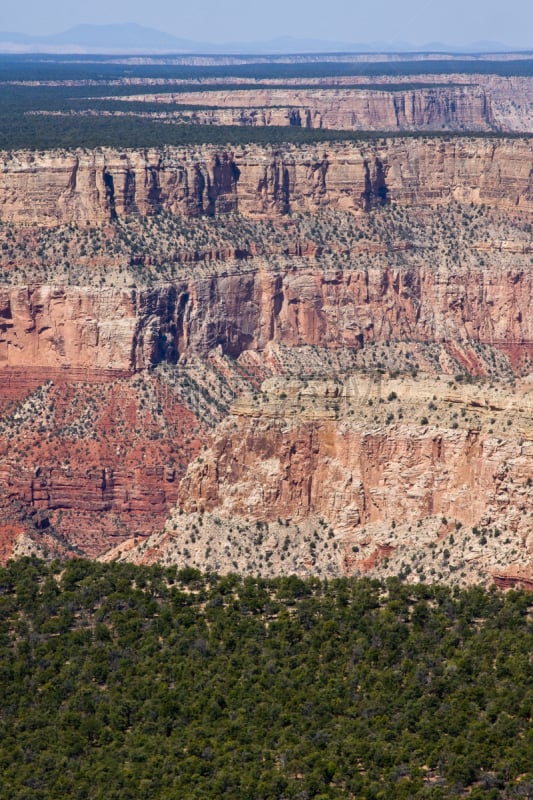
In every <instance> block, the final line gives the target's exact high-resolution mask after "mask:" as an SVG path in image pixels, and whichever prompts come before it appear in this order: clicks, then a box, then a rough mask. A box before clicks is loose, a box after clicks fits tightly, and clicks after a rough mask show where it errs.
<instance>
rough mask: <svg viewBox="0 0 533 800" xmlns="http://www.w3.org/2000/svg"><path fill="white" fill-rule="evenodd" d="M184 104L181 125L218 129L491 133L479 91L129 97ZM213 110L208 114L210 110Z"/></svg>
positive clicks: (492, 126) (483, 94)
mask: <svg viewBox="0 0 533 800" xmlns="http://www.w3.org/2000/svg"><path fill="white" fill-rule="evenodd" d="M132 99H135V100H139V99H142V100H150V101H152V102H153V101H155V102H160V103H161V104H162V107H163V108H164V104H165V103H172V102H173V103H183V104H184V105H186V106H195V105H197V106H198V107H199V109H198V111H189V110H187V111H184V112H182V113H181V114H179V113H178V118H181V119H183V120H184V121H185V120H187V121H191V122H196V123H198V122H200V123H206V124H218V125H254V126H255V125H260V126H263V125H267V126H268V125H292V126H298V127H303V128H324V129H337V130H361V131H363V130H365V131H369V130H377V131H389V132H392V131H439V132H440V131H442V130H448V131H464V130H467V131H492V130H496V129H497V126H496V124H495V121H494V115H493V112H492V107H491V101H490V98H489V97H488V95H487V94H486V92H485V90H484V89H483V88H481V87H478V86H445V87H435V88H433V87H431V88H427V89H408V88H406V89H405V90H397V91H393V92H392V91H386V89H385V87H384V90H375V89H374V90H372V89H365V88H364V87H361V88H360V89H356V90H354V89H342V88H328V90H325V89H308V90H302V89H297V88H294V89H293V88H290V87H287V89H261V90H260V89H252V90H238V89H233V90H232V91H230V92H228V91H226V92H224V91H204V92H200V93H199V92H194V93H192V92H191V93H187V92H184V93H181V92H180V94H179V95H173V94H171V93H168V94H165V95H155V96H154V95H147V96H138V95H136V96H135V97H132ZM210 106H212V107H213V108H212V109H211V108H209V107H210Z"/></svg>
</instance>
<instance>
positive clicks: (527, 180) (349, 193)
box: [0, 138, 533, 225]
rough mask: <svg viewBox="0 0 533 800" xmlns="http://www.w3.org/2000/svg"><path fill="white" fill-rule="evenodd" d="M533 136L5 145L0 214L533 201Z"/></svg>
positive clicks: (273, 210) (26, 220)
mask: <svg viewBox="0 0 533 800" xmlns="http://www.w3.org/2000/svg"><path fill="white" fill-rule="evenodd" d="M532 165H533V145H532V143H531V142H530V141H528V140H505V139H481V140H480V139H475V138H474V139H473V138H457V139H440V138H439V139H423V138H415V139H388V140H382V141H379V142H374V143H368V142H367V143H364V142H361V143H359V142H357V143H355V142H354V143H336V144H334V143H328V144H327V145H325V144H323V145H321V146H320V147H318V146H305V147H304V146H302V147H295V146H294V147H293V146H285V147H282V148H280V149H278V150H274V149H265V148H260V147H257V146H249V147H240V148H235V149H234V151H233V152H228V151H223V150H217V149H214V148H212V147H208V146H204V147H198V148H194V149H188V150H187V149H180V148H165V149H164V150H162V151H127V152H123V153H121V152H118V151H108V150H102V151H98V152H86V151H83V152H82V151H79V152H71V153H60V152H57V153H44V154H43V153H41V154H33V153H28V152H16V153H10V154H6V153H4V154H3V156H2V158H1V160H0V220H4V221H10V222H16V223H23V224H39V225H56V224H58V223H61V222H63V223H75V224H80V223H85V222H90V223H93V224H94V223H99V222H104V221H108V220H113V219H114V218H116V217H121V216H124V215H128V214H140V215H145V214H154V213H157V212H158V211H167V212H169V213H171V214H175V215H179V216H185V217H187V216H189V217H194V216H198V215H201V214H219V213H224V212H228V211H232V210H238V211H239V212H240V213H241V214H244V215H251V216H254V215H258V214H269V215H272V214H274V215H275V214H284V213H288V212H290V211H292V212H296V211H314V210H316V209H318V208H323V207H331V208H339V209H344V210H353V211H356V212H357V211H361V210H366V209H368V208H371V207H373V206H375V205H379V204H383V203H385V202H391V203H397V204H414V203H422V204H424V203H426V204H430V203H439V202H448V201H449V200H451V199H455V200H458V201H460V202H464V203H475V204H482V203H483V204H487V205H490V206H497V207H501V208H507V209H509V210H512V211H527V212H530V211H531V210H533V180H532V177H531V176H532Z"/></svg>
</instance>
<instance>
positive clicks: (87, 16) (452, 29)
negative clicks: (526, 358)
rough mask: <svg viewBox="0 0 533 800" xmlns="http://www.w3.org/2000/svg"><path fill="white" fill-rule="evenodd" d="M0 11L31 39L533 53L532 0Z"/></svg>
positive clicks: (138, 2)
mask: <svg viewBox="0 0 533 800" xmlns="http://www.w3.org/2000/svg"><path fill="white" fill-rule="evenodd" d="M1 6H2V7H1V8H0V30H3V31H17V32H21V33H30V34H49V33H58V32H60V31H63V30H66V29H67V28H70V27H72V26H73V25H77V24H79V23H90V24H111V23H124V22H135V23H137V24H139V25H147V26H150V27H153V28H157V29H159V30H162V31H165V32H167V33H172V34H174V35H176V36H179V37H182V38H184V39H193V40H196V41H202V42H213V43H222V42H237V41H264V40H267V39H271V38H275V37H278V36H291V37H295V38H300V39H302V38H305V39H309V38H315V39H328V40H336V41H345V42H362V43H372V42H388V43H394V42H398V43H401V42H409V43H412V44H425V43H429V42H437V41H439V42H445V43H446V44H451V45H456V44H457V45H461V44H466V43H470V42H477V41H496V42H502V43H504V44H508V45H513V46H520V47H529V48H531V47H533V2H532V1H531V0H505V2H504V0H364V1H363V0H259V1H258V0H187V2H183V0H149V2H147V1H146V0H90V2H86V0H84V2H83V3H82V2H80V0H22V2H18V3H15V2H13V1H11V2H10V1H9V0H8V2H7V3H5V2H2V3H1ZM5 6H7V8H6V7H5Z"/></svg>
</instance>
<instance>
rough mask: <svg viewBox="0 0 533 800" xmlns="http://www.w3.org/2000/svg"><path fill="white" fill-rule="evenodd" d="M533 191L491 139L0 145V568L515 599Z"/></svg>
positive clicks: (530, 559)
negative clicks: (104, 568) (384, 580)
mask: <svg viewBox="0 0 533 800" xmlns="http://www.w3.org/2000/svg"><path fill="white" fill-rule="evenodd" d="M532 175H533V150H532V145H531V142H530V140H529V139H527V138H504V137H499V136H498V137H487V138H485V137H483V138H476V137H475V136H464V137H463V136H461V137H447V138H441V137H434V138H433V137H423V136H420V137H413V138H409V137H405V138H401V137H397V138H394V137H391V138H378V139H374V140H372V139H370V140H367V141H353V142H328V143H327V144H320V145H301V146H296V145H283V146H280V147H277V148H276V147H268V148H265V147H260V146H258V145H241V146H239V147H235V148H232V149H229V148H226V149H224V148H217V147H214V146H207V145H202V146H200V145H199V146H196V147H190V148H184V147H183V148H172V147H164V148H161V149H146V150H125V151H120V150H109V149H105V148H104V149H101V150H98V151H89V150H75V151H70V152H69V151H56V152H54V151H48V152H46V153H44V152H34V153H32V152H29V151H17V152H15V151H12V152H9V153H7V152H6V153H3V154H2V156H1V158H0V248H1V249H0V387H1V391H0V408H1V411H2V418H1V424H0V454H1V460H0V486H1V491H0V557H1V558H2V559H3V560H4V561H5V560H6V559H7V558H9V557H10V556H14V555H23V554H29V553H32V552H33V553H38V554H40V555H44V556H46V557H55V556H57V555H60V556H61V557H73V556H76V555H88V556H90V557H92V558H102V559H104V560H105V559H108V560H109V559H115V558H118V559H127V560H135V561H141V562H146V561H148V562H149V561H154V560H161V561H163V562H166V563H169V562H176V563H179V564H191V565H194V566H199V567H201V568H206V569H213V570H217V571H231V570H235V569H239V571H242V572H247V571H248V572H251V573H254V574H255V573H257V572H261V573H264V574H277V573H279V572H296V573H298V574H301V575H312V574H324V575H341V574H349V575H352V574H369V575H372V576H374V575H375V576H382V575H392V574H401V575H402V577H403V578H404V579H405V580H408V581H411V580H422V579H425V580H437V579H439V580H441V579H442V580H446V581H448V582H450V583H461V584H464V583H471V582H472V581H475V580H477V581H483V582H485V583H496V584H498V585H501V586H510V585H529V583H531V580H532V576H533V520H532V517H531V508H532V501H533V496H532V491H533V490H532V488H531V486H532V481H533V469H532V467H533V460H532V456H533V450H532V441H533V407H532V401H533V391H532V389H531V383H530V377H529V376H530V374H531V363H532V358H533V329H532V327H533V321H532V316H531V296H532V289H533V286H532V280H533V272H532V263H533V262H532V259H533V245H532V242H531V215H532V212H533V178H532ZM267 554H268V557H267ZM528 582H529V583H528Z"/></svg>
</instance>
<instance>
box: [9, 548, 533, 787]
mask: <svg viewBox="0 0 533 800" xmlns="http://www.w3.org/2000/svg"><path fill="white" fill-rule="evenodd" d="M532 612H533V596H532V595H531V594H528V593H527V592H523V591H510V592H508V593H507V594H503V593H499V592H497V591H495V590H485V589H482V588H480V587H472V588H469V589H465V590H458V589H451V588H449V587H444V586H440V585H432V586H426V585H423V584H419V585H405V584H402V583H401V582H400V581H399V580H398V579H390V580H388V581H386V582H385V583H381V582H379V581H376V580H372V581H370V580H367V579H358V580H356V579H336V580H328V581H326V580H324V581H320V580H318V579H309V580H301V579H299V578H296V577H280V578H276V579H270V580H266V579H260V578H241V577H238V576H236V575H231V574H230V575H226V576H219V575H214V574H206V575H204V574H201V573H200V572H198V571H196V570H194V569H192V568H184V569H178V568H176V567H163V566H161V565H155V566H133V565H128V564H116V563H112V564H99V563H93V562H88V561H85V560H81V559H78V560H73V561H70V562H67V563H60V562H52V563H47V564H46V563H44V562H40V561H38V560H36V559H35V558H23V559H20V560H17V561H11V562H8V565H7V567H5V568H1V569H0V685H1V686H2V703H1V705H0V741H1V746H0V797H2V798H9V799H10V800H30V798H31V800H61V799H62V798H69V799H70V798H76V800H104V799H105V800H130V799H131V800H134V799H135V800H136V799H137V798H139V797H143V798H147V800H148V798H154V799H157V800H170V798H173V799H174V798H188V799H189V798H190V800H204V799H206V798H213V799H214V798H217V799H219V798H231V800H235V798H242V799H243V800H274V799H275V798H276V799H277V800H283V799H284V798H287V800H289V798H291V799H298V800H307V799H308V798H317V799H321V800H325V798H332V799H333V798H339V800H340V798H365V799H366V798H368V799H372V800H374V798H375V800H378V799H379V798H383V799H384V800H385V798H397V799H398V800H402V798H409V799H410V800H411V799H412V798H428V800H429V799H430V798H431V800H445V798H446V799H448V798H463V797H468V798H472V800H480V799H481V798H486V800H496V798H515V797H516V798H519V797H521V798H528V797H529V798H530V797H533V772H532V765H533V759H532V754H533V727H532V725H531V715H532V708H533V683H532V674H533V673H532V668H531V667H532V664H531V659H532V653H533V619H532Z"/></svg>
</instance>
